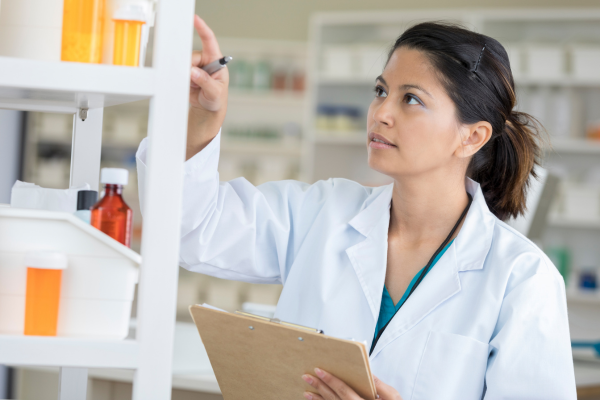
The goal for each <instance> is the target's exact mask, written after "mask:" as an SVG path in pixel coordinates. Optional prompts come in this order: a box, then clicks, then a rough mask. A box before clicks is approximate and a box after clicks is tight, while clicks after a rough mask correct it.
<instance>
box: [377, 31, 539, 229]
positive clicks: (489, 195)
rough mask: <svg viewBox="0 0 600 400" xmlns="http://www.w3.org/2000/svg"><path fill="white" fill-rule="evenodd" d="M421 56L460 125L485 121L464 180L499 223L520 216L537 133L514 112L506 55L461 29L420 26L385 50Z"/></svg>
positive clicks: (523, 116) (531, 123)
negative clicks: (487, 131)
mask: <svg viewBox="0 0 600 400" xmlns="http://www.w3.org/2000/svg"><path fill="white" fill-rule="evenodd" d="M400 47H407V48H410V49H415V50H419V51H421V52H423V53H424V54H425V55H426V56H427V57H428V58H429V61H430V62H431V64H432V66H433V67H434V69H435V70H436V71H437V72H438V74H439V77H440V81H441V83H442V85H443V86H444V88H445V90H446V93H447V94H448V95H449V96H450V98H451V99H452V101H453V102H454V105H455V106H456V113H457V119H458V120H459V122H460V123H463V124H473V123H476V122H479V121H487V122H489V123H490V124H491V125H492V136H491V138H490V140H489V141H488V142H487V143H486V144H485V145H484V146H483V147H482V148H481V149H480V150H479V151H478V152H477V153H476V154H475V155H473V157H472V158H471V161H470V163H469V166H468V168H467V176H469V177H470V178H472V179H473V180H474V181H476V182H478V183H479V184H480V186H481V190H482V192H483V196H484V197H485V200H486V203H487V205H488V207H489V209H490V211H491V212H492V213H494V215H496V217H498V218H499V219H501V220H505V219H508V218H510V217H516V216H518V215H522V214H523V213H524V212H525V209H526V204H527V203H526V197H527V189H528V187H529V182H530V179H531V177H534V178H536V175H535V170H534V168H535V166H536V165H539V164H540V157H541V152H542V151H541V140H540V139H541V136H542V135H541V133H542V132H543V128H542V127H541V125H540V124H539V122H538V121H537V120H536V119H535V118H533V117H532V116H530V115H528V114H525V113H522V112H518V111H514V107H515V105H516V95H515V86H514V80H513V76H512V72H511V70H510V63H509V60H508V54H507V53H506V50H505V49H504V47H503V46H502V45H501V44H500V43H499V42H498V41H497V40H495V39H492V38H491V37H489V36H485V35H482V34H479V33H476V32H472V31H469V30H467V29H465V28H463V27H461V26H458V25H455V24H449V23H443V22H425V23H420V24H417V25H415V26H413V27H411V28H409V29H407V30H406V31H405V32H404V33H403V34H402V36H400V37H399V38H398V40H396V43H395V44H394V46H393V47H392V49H391V50H390V53H389V56H388V60H389V58H390V57H391V56H392V54H393V53H394V51H396V49H398V48H400Z"/></svg>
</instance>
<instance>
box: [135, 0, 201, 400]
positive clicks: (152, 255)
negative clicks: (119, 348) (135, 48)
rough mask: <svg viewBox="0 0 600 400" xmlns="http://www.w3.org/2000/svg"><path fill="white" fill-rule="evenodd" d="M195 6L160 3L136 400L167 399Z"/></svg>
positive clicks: (190, 1)
mask: <svg viewBox="0 0 600 400" xmlns="http://www.w3.org/2000/svg"><path fill="white" fill-rule="evenodd" d="M193 16H194V0H179V1H159V2H158V10H157V24H156V30H155V32H154V55H153V69H154V72H155V76H154V79H155V82H154V96H153V97H152V99H151V100H150V115H149V120H148V140H149V142H148V152H147V158H146V163H147V173H146V182H145V193H143V194H142V195H143V196H144V225H143V231H142V267H141V268H140V270H141V271H142V273H141V276H140V283H139V288H138V308H137V322H138V326H137V330H136V339H137V341H138V343H139V346H140V356H139V361H138V368H137V370H136V373H135V378H134V385H133V399H134V400H152V399H156V400H165V399H170V398H171V381H172V373H173V371H172V359H173V337H174V333H175V311H176V302H177V279H178V273H179V271H178V268H179V238H180V226H181V201H182V189H183V163H184V161H185V143H186V135H187V114H188V107H189V104H188V101H189V100H188V99H189V87H190V86H189V81H190V65H191V55H192V33H193Z"/></svg>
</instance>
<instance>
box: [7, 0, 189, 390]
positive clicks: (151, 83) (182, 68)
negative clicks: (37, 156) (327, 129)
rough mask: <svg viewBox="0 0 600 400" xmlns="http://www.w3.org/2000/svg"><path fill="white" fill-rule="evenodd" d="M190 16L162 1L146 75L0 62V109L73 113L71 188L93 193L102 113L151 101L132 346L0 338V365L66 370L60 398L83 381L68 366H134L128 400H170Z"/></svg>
mask: <svg viewBox="0 0 600 400" xmlns="http://www.w3.org/2000/svg"><path fill="white" fill-rule="evenodd" d="M193 15H194V2H193V1H192V0H182V1H177V2H172V1H169V2H167V1H163V2H159V4H158V10H157V26H156V30H155V33H154V53H153V62H152V67H151V68H132V67H117V66H110V65H90V64H80V63H66V62H48V61H34V60H26V59H16V58H8V57H0V70H1V71H2V73H1V74H0V108H5V109H13V110H25V111H43V112H55V113H65V114H72V115H73V121H74V123H73V126H74V129H73V137H72V152H71V166H70V182H71V184H77V183H78V182H81V181H86V182H88V183H90V185H91V186H92V187H95V188H97V187H98V179H99V168H100V155H101V147H100V144H101V135H102V117H103V109H104V107H107V106H111V105H117V104H124V103H129V102H133V101H138V100H144V99H148V100H149V101H150V114H149V118H148V136H149V148H148V176H147V182H146V199H148V200H147V204H146V213H145V216H144V227H143V235H142V238H143V239H142V258H143V262H142V265H141V274H140V283H139V291H138V301H137V320H138V326H137V330H136V336H135V339H132V340H92V339H74V338H66V337H25V336H1V335H0V364H11V365H46V366H59V367H63V373H62V374H61V385H62V394H61V399H64V398H67V397H66V396H67V395H68V393H69V390H70V389H73V390H74V391H75V392H76V391H77V390H80V389H81V387H80V383H81V379H83V377H84V376H86V375H87V374H86V373H85V370H83V373H81V372H82V370H77V369H75V370H74V369H73V367H77V368H91V367H96V368H126V369H133V370H135V371H136V372H135V382H134V389H133V398H134V399H140V400H141V399H144V400H147V399H168V398H170V394H171V380H172V371H171V359H172V349H173V332H174V323H175V304H176V294H177V276H178V258H179V257H178V253H179V221H180V214H181V209H180V208H181V192H182V190H181V188H182V179H183V177H182V175H181V171H182V168H183V162H184V152H185V138H186V131H187V111H188V88H189V65H190V56H191V54H190V49H191V48H192V29H193V25H192V17H193ZM83 109H85V111H87V117H86V118H85V120H83V119H82V118H81V117H82V116H83V114H82V110H83ZM85 111H83V112H85ZM165 177H168V179H165ZM78 382H79V383H78ZM65 385H67V386H65ZM78 388H79V389H78Z"/></svg>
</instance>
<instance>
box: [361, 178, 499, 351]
mask: <svg viewBox="0 0 600 400" xmlns="http://www.w3.org/2000/svg"><path fill="white" fill-rule="evenodd" d="M466 188H467V191H468V192H469V193H470V194H471V196H473V203H472V204H471V207H470V209H469V212H468V213H467V216H466V217H465V222H464V223H463V226H462V228H461V230H460V232H459V234H458V236H457V237H456V239H455V240H454V242H453V244H452V245H451V246H450V248H449V249H448V250H447V251H446V253H445V254H444V255H443V256H442V258H440V260H439V261H438V262H437V264H436V265H435V267H434V268H432V269H431V270H430V272H429V274H428V275H427V276H426V277H425V279H424V280H423V282H422V283H421V285H419V286H418V287H417V289H416V290H415V291H414V293H413V294H412V296H410V297H409V298H408V300H407V301H406V303H405V304H404V305H403V306H402V308H400V310H399V311H398V314H397V315H396V316H395V317H394V318H393V319H392V321H391V322H390V324H389V325H388V327H387V329H386V330H385V331H384V333H383V335H382V336H381V338H380V340H379V342H378V343H377V346H376V347H375V349H374V351H373V354H372V355H371V357H372V358H373V357H376V356H377V354H378V353H379V352H381V350H382V349H383V348H384V347H385V346H387V345H388V344H389V343H391V342H392V341H394V340H395V339H396V338H398V337H399V336H401V335H402V334H404V333H405V332H406V331H408V330H409V329H411V328H412V327H413V326H415V325H416V324H418V323H419V322H420V321H421V320H422V319H423V318H425V317H426V316H427V315H428V314H429V313H431V312H432V311H433V310H434V309H435V308H437V307H438V306H439V305H440V304H442V303H443V302H444V301H446V300H448V299H450V298H451V297H452V296H454V295H456V294H457V293H459V292H460V291H461V283H460V277H459V272H464V271H473V270H478V269H482V268H483V264H484V261H485V258H486V257H487V254H488V252H489V249H490V246H491V244H492V237H493V233H494V232H493V231H494V226H495V223H496V217H495V216H494V215H493V214H492V213H491V212H490V211H489V209H488V207H487V204H486V202H485V198H484V197H483V193H482V192H481V188H480V186H479V184H478V183H476V182H474V181H472V180H471V179H467V181H466ZM384 279H385V278H384Z"/></svg>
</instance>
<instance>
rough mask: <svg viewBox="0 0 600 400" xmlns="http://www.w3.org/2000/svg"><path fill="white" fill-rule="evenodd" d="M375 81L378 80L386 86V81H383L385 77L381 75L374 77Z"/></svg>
mask: <svg viewBox="0 0 600 400" xmlns="http://www.w3.org/2000/svg"><path fill="white" fill-rule="evenodd" d="M377 81H380V82H381V83H383V84H384V85H385V86H388V84H387V82H386V81H385V79H383V76H381V75H379V76H378V77H377V78H375V82H377Z"/></svg>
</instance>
